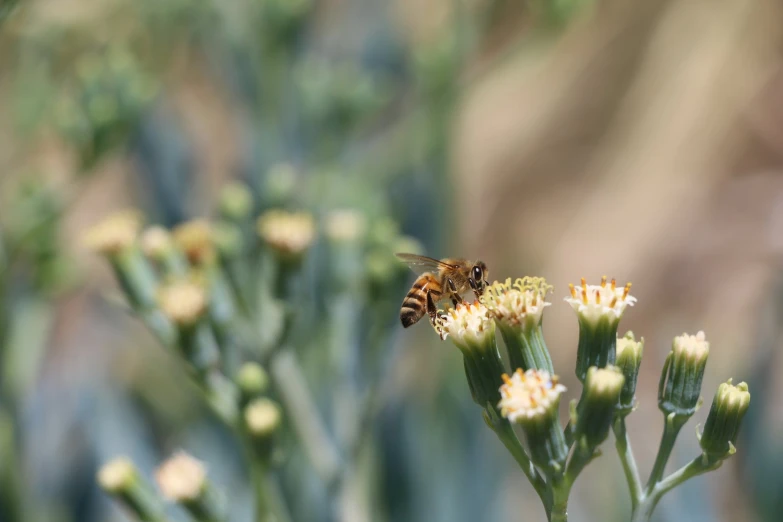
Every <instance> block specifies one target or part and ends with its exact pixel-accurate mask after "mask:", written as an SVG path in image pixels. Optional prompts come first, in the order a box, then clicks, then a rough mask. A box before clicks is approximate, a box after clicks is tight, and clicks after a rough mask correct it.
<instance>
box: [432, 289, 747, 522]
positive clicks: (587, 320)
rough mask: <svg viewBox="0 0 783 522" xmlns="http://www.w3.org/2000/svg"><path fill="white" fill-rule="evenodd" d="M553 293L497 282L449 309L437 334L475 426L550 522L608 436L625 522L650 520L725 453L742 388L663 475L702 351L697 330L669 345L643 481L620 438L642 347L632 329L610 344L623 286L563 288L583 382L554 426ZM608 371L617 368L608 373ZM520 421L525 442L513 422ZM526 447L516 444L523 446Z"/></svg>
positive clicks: (717, 402)
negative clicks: (514, 469)
mask: <svg viewBox="0 0 783 522" xmlns="http://www.w3.org/2000/svg"><path fill="white" fill-rule="evenodd" d="M549 290H551V287H550V286H548V285H546V282H545V281H543V280H542V279H540V278H525V279H519V280H517V281H516V282H515V283H513V284H512V283H511V280H510V279H509V280H507V281H506V282H505V283H497V282H496V283H495V284H494V285H492V286H491V287H489V288H488V289H487V290H486V292H485V293H484V295H483V296H482V297H481V299H480V302H475V303H472V304H459V305H457V307H456V308H454V309H452V310H451V311H450V312H449V313H448V314H445V315H443V316H441V324H440V325H439V328H438V330H439V331H441V332H442V334H443V335H445V336H448V337H450V338H451V339H452V341H453V342H454V344H455V345H456V346H457V348H459V349H460V351H461V352H462V354H463V357H464V361H465V373H466V376H467V379H468V384H469V386H470V390H471V394H472V396H473V400H474V401H475V402H476V403H477V404H478V405H479V406H480V407H481V408H482V409H483V415H484V420H485V422H486V423H487V425H488V426H489V428H490V429H492V431H494V432H495V433H496V434H497V436H498V438H499V439H500V440H501V442H502V443H503V444H504V445H505V446H506V448H507V449H508V451H509V452H510V453H511V455H512V456H513V457H514V459H515V460H516V461H517V463H518V464H519V465H520V467H521V468H522V471H523V472H524V474H525V475H526V476H527V478H528V479H529V480H530V482H531V484H532V485H533V487H534V489H535V490H536V492H537V493H538V495H539V497H540V499H541V502H542V504H543V507H544V510H545V511H546V514H547V518H548V520H550V521H552V522H562V521H566V520H567V519H568V498H569V493H570V491H571V487H572V486H573V484H574V481H575V480H576V479H577V477H578V476H579V474H580V473H581V472H582V470H583V469H584V468H585V467H586V466H587V465H588V464H589V463H590V462H591V461H592V460H593V459H595V458H597V457H598V456H599V455H600V450H599V448H600V446H601V444H602V443H603V442H604V441H605V440H606V438H607V437H608V435H609V432H610V430H612V431H614V434H615V440H616V446H617V452H618V455H619V457H620V460H621V462H622V465H623V469H624V471H625V477H626V480H627V482H628V487H629V492H630V496H631V506H632V513H631V516H630V519H631V520H633V521H634V522H645V521H648V520H650V517H651V515H652V512H653V510H654V509H655V507H656V505H657V504H658V502H659V501H660V500H661V497H663V495H665V494H666V493H667V492H668V491H671V490H672V489H674V488H675V487H677V486H679V485H680V484H682V483H683V482H685V481H687V480H688V479H690V478H693V477H695V476H698V475H701V474H703V473H706V472H708V471H712V470H714V469H717V468H719V467H720V466H721V464H722V463H723V461H724V460H725V459H727V458H728V457H730V456H731V455H733V454H734V453H735V448H734V443H735V442H736V440H737V434H738V432H739V428H740V424H741V422H742V419H743V417H744V415H745V412H746V411H747V409H748V406H749V404H750V393H749V392H748V387H747V385H746V384H745V383H741V384H739V385H737V386H735V385H733V384H732V383H731V380H729V381H728V382H727V383H724V384H722V385H721V386H720V387H719V388H718V391H717V393H716V395H715V399H714V401H713V404H712V408H711V410H710V414H709V416H708V418H707V422H706V424H705V426H704V430H703V432H702V434H701V435H700V436H699V440H700V443H701V448H702V453H701V455H698V456H697V457H695V458H694V459H693V460H692V461H691V462H690V463H688V464H687V465H685V466H684V467H682V468H680V469H679V470H677V471H675V472H674V473H672V474H671V475H668V476H666V477H664V468H665V466H666V463H667V462H668V460H669V456H670V455H671V452H672V449H673V447H674V443H675V441H676V439H677V435H678V434H679V431H680V429H681V428H682V426H683V425H684V424H685V423H686V422H687V421H688V419H690V417H691V416H692V415H693V414H694V413H695V411H696V410H697V409H698V407H699V406H700V405H701V397H700V394H701V382H702V377H703V375H704V368H705V365H706V362H707V356H708V355H709V343H708V342H707V341H706V338H705V335H704V332H699V333H698V334H696V335H688V334H683V335H681V336H678V337H676V338H675V339H674V342H673V346H672V350H671V352H670V353H669V355H668V356H667V358H666V362H665V364H664V367H663V370H662V373H661V380H660V386H659V391H658V404H659V408H660V410H661V411H662V412H663V414H664V421H665V422H664V432H663V435H662V438H661V444H660V448H659V450H658V455H657V458H656V461H655V465H654V466H653V469H652V471H651V473H650V477H649V479H648V481H647V483H646V485H642V482H641V479H640V476H639V471H638V469H637V466H636V462H635V460H634V456H633V452H632V451H631V446H630V441H629V439H628V434H627V431H626V418H627V416H628V415H629V414H630V413H632V412H633V409H634V394H635V391H636V378H637V374H638V372H639V365H640V363H641V358H642V347H643V340H642V341H638V342H637V341H636V340H635V337H634V336H633V334H632V333H631V332H629V333H627V334H625V336H623V337H620V338H618V337H617V327H618V325H619V322H620V319H621V317H622V315H623V313H624V311H625V309H626V307H628V306H632V305H633V304H634V303H635V302H636V299H635V298H634V297H632V296H631V295H629V290H630V284H628V285H626V286H625V287H624V288H618V287H616V285H615V281H614V280H612V281H611V284H610V283H607V280H606V278H605V277H604V278H603V279H602V281H601V284H600V285H588V284H587V283H586V282H585V280H584V279H582V284H581V285H580V286H574V285H571V286H570V290H571V296H570V297H568V298H566V301H567V302H568V303H569V304H570V305H571V306H572V308H573V309H574V311H575V312H576V314H577V316H578V319H579V344H578V350H577V361H576V375H577V377H578V378H579V380H580V381H581V382H582V384H583V388H582V394H581V397H580V399H579V400H578V401H576V400H573V401H571V404H570V422H569V423H568V425H567V426H566V428H565V429H563V427H562V426H561V424H560V421H559V415H558V406H559V404H560V396H561V395H562V393H563V392H565V391H566V389H565V387H564V386H563V385H562V384H560V383H559V382H558V378H557V376H556V375H554V374H553V373H552V371H553V370H552V362H551V357H550V356H549V353H548V350H547V347H546V343H545V341H544V338H543V335H542V331H541V321H542V318H543V312H544V309H545V307H546V306H548V305H549V304H550V303H548V302H546V294H547V293H548V291H549ZM495 325H497V326H498V329H499V330H500V332H501V334H502V336H503V340H504V341H505V345H506V348H507V350H508V360H509V361H510V362H511V364H512V365H514V366H517V369H516V371H514V373H513V375H512V376H511V377H509V376H508V375H507V374H506V373H504V367H505V364H504V362H503V357H502V356H501V352H500V348H499V346H498V344H497V339H496V335H495V331H496V329H495ZM614 364H617V365H618V366H614ZM513 424H516V425H519V426H520V428H521V431H522V433H523V434H524V438H523V440H520V439H519V438H518V437H517V436H516V432H515V431H514V429H513V427H512V425H513ZM523 441H524V445H523Z"/></svg>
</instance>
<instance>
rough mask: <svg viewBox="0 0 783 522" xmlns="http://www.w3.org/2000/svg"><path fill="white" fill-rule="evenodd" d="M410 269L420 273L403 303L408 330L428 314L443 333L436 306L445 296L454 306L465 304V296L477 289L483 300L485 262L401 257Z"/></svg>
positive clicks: (436, 327)
mask: <svg viewBox="0 0 783 522" xmlns="http://www.w3.org/2000/svg"><path fill="white" fill-rule="evenodd" d="M397 257H398V258H400V259H401V260H402V261H404V262H405V263H407V265H408V267H410V269H411V270H413V271H414V272H415V273H417V274H419V277H417V278H416V281H414V282H413V286H412V287H411V289H410V291H408V295H406V296H405V299H403V301H402V308H401V309H400V321H402V326H403V327H404V328H408V327H409V326H411V325H413V324H416V323H417V322H418V321H419V319H421V318H422V317H424V314H429V316H430V322H431V323H432V326H433V328H435V330H439V317H440V314H442V313H443V312H439V310H438V307H437V306H436V304H437V303H438V301H440V300H441V299H443V297H444V296H448V297H450V298H451V302H452V303H453V304H454V306H457V304H459V303H461V302H462V301H463V300H462V295H461V294H463V293H465V292H467V291H468V290H473V293H474V294H475V295H476V298H479V297H481V294H482V293H483V292H484V287H485V286H487V285H489V282H487V279H486V278H487V274H488V271H487V265H485V264H484V263H483V262H482V261H476V262H472V261H467V260H465V259H458V258H447V259H442V260H440V261H438V260H437V259H433V258H431V257H426V256H418V255H415V254H397Z"/></svg>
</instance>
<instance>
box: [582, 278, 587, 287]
mask: <svg viewBox="0 0 783 522" xmlns="http://www.w3.org/2000/svg"><path fill="white" fill-rule="evenodd" d="M586 286H587V280H586V279H585V278H584V277H583V278H582V288H584V287H586Z"/></svg>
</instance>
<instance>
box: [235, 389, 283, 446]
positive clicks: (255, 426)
mask: <svg viewBox="0 0 783 522" xmlns="http://www.w3.org/2000/svg"><path fill="white" fill-rule="evenodd" d="M243 416H244V419H245V428H246V429H247V432H248V434H249V435H250V436H251V437H252V438H253V441H254V445H253V448H254V450H255V452H256V453H257V455H258V457H260V458H261V459H263V460H265V461H267V462H268V461H269V460H270V459H271V457H272V454H273V452H274V449H275V446H274V438H275V434H276V433H277V431H278V429H279V428H280V425H281V423H282V412H281V411H280V406H278V405H277V403H276V402H275V401H273V400H271V399H267V398H263V397H262V398H258V399H254V400H253V401H251V402H250V403H249V404H248V405H247V406H245V410H244V414H243Z"/></svg>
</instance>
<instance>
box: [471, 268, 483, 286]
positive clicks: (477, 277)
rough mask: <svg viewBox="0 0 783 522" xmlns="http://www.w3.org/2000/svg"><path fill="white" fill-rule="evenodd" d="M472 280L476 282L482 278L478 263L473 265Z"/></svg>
mask: <svg viewBox="0 0 783 522" xmlns="http://www.w3.org/2000/svg"><path fill="white" fill-rule="evenodd" d="M473 280H474V281H476V282H477V283H480V282H481V281H483V280H484V277H483V274H482V273H481V267H480V266H478V265H476V266H474V267H473Z"/></svg>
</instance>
